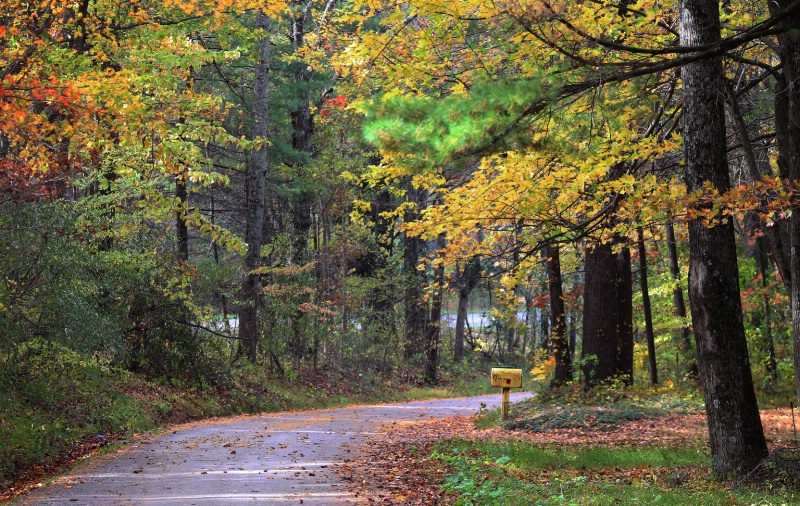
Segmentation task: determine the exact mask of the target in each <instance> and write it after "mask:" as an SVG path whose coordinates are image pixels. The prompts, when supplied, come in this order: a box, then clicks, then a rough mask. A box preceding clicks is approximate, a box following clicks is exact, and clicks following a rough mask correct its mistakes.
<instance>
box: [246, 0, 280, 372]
mask: <svg viewBox="0 0 800 506" xmlns="http://www.w3.org/2000/svg"><path fill="white" fill-rule="evenodd" d="M256 28H258V29H260V30H262V35H261V38H260V39H259V41H258V49H257V53H256V58H257V61H256V64H255V73H254V78H253V138H254V140H256V141H258V147H257V148H256V149H254V150H253V152H252V153H251V154H250V161H249V163H248V165H247V173H246V194H247V214H246V218H245V219H246V229H245V242H247V254H246V255H245V259H244V268H245V274H244V282H243V283H242V294H241V299H242V300H241V304H240V307H239V337H240V338H241V339H242V341H243V342H244V343H245V345H246V346H247V352H248V354H249V356H250V359H251V360H253V361H255V360H256V359H257V358H258V341H259V332H258V309H259V306H260V291H261V275H260V274H259V273H258V272H257V269H258V268H259V267H260V266H261V246H262V244H263V234H264V212H265V197H266V183H267V171H268V166H269V162H268V159H267V143H266V139H267V137H268V135H269V123H268V120H269V68H270V40H269V33H270V30H271V28H272V22H271V20H270V18H269V17H268V16H267V14H266V13H265V12H264V11H261V10H259V11H258V14H257V15H256Z"/></svg>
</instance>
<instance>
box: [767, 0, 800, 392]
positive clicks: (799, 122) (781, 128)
mask: <svg viewBox="0 0 800 506" xmlns="http://www.w3.org/2000/svg"><path fill="white" fill-rule="evenodd" d="M793 3H794V2H792V1H790V0H777V1H775V2H769V7H770V11H771V14H772V15H776V14H778V13H777V12H776V9H779V10H786V9H788V8H789V7H792V4H793ZM780 28H782V33H781V34H779V35H778V43H779V45H780V54H779V56H780V58H781V65H782V67H783V72H782V73H781V74H780V76H779V79H778V84H779V85H780V86H782V87H781V88H779V89H778V92H777V93H776V94H775V134H776V141H777V145H778V169H779V171H780V175H781V177H784V178H787V179H789V180H791V181H792V182H793V183H795V184H796V183H797V182H798V180H800V81H798V80H800V11H798V9H797V8H794V10H793V11H792V12H791V14H789V15H788V16H787V18H786V19H785V20H784V21H783V22H782V23H781V25H780ZM788 221H789V225H788V226H789V252H790V254H789V276H790V278H791V280H790V287H791V289H790V290H789V299H790V301H791V307H792V338H793V339H792V340H793V345H794V353H793V355H794V356H793V358H794V381H795V395H796V396H797V399H798V404H800V282H798V280H800V213H796V212H795V213H792V214H791V216H790V217H789V220H788Z"/></svg>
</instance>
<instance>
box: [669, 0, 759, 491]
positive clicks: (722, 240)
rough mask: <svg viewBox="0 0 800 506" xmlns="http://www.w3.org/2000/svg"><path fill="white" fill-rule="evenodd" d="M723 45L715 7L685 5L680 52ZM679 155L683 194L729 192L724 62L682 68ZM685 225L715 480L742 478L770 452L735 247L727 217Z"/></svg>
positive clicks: (709, 0)
mask: <svg viewBox="0 0 800 506" xmlns="http://www.w3.org/2000/svg"><path fill="white" fill-rule="evenodd" d="M719 40H720V21H719V3H718V2H717V1H716V0H683V1H682V2H681V5H680V41H681V45H682V46H684V47H692V46H704V45H707V44H714V43H717V42H719ZM681 75H682V78H683V90H684V98H683V100H684V125H683V133H684V154H685V166H684V170H685V179H686V187H687V191H689V192H692V191H697V190H702V189H703V188H704V185H705V184H707V183H708V182H710V183H711V184H712V185H713V186H714V188H715V189H716V190H718V191H719V192H720V193H724V192H725V191H727V190H728V189H729V188H730V181H729V175H728V166H727V159H726V139H725V110H724V105H725V104H724V96H725V90H724V88H723V81H722V79H723V77H724V73H723V68H722V60H721V58H712V59H708V60H703V61H698V62H695V63H691V64H688V65H686V66H684V67H683V68H682V74H681ZM707 225H709V224H707V223H704V221H703V219H702V218H697V219H694V220H691V221H689V302H690V306H691V311H692V322H693V324H694V334H695V339H696V341H697V350H698V355H699V358H700V383H701V385H702V387H703V395H704V398H705V405H706V416H707V419H708V430H709V435H710V440H711V454H712V466H713V469H714V472H715V473H716V474H717V475H720V476H729V475H735V474H741V473H743V472H747V471H749V470H750V469H752V468H753V467H754V466H755V465H756V464H757V463H758V462H759V461H760V460H761V459H762V458H764V457H765V456H766V455H767V445H766V441H765V439H764V432H763V429H762V426H761V419H760V417H759V413H758V404H757V402H756V396H755V391H754V389H753V381H752V376H751V371H750V362H749V357H748V352H747V341H746V340H745V334H744V325H743V322H742V305H741V298H740V295H739V274H738V268H737V265H736V260H737V257H736V244H735V237H734V229H733V223H732V222H731V220H730V219H725V221H724V222H722V223H719V224H716V225H714V226H707Z"/></svg>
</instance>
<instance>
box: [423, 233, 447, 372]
mask: <svg viewBox="0 0 800 506" xmlns="http://www.w3.org/2000/svg"><path fill="white" fill-rule="evenodd" d="M446 246H447V243H446V239H445V235H444V234H439V237H438V238H437V240H436V247H437V248H438V249H439V250H440V251H441V250H443V249H444V248H445V247H446ZM433 282H434V290H433V300H432V301H431V316H430V318H429V319H428V331H427V339H426V341H427V342H426V343H425V346H426V348H427V350H426V361H425V381H426V382H427V383H428V384H430V385H435V384H436V371H437V368H438V366H439V339H440V337H441V333H442V299H443V298H444V262H442V263H440V264H439V265H437V266H436V269H435V274H434V277H433Z"/></svg>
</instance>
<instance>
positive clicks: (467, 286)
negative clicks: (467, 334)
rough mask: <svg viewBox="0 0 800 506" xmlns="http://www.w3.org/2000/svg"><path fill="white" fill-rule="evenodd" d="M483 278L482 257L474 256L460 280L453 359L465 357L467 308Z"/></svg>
mask: <svg viewBox="0 0 800 506" xmlns="http://www.w3.org/2000/svg"><path fill="white" fill-rule="evenodd" d="M480 279H481V261H480V258H479V257H477V256H475V257H472V258H471V259H470V260H469V261H468V262H467V264H466V265H465V266H464V270H463V271H461V275H460V276H459V280H458V286H459V288H458V310H457V312H456V336H455V343H454V351H453V360H454V361H455V362H461V360H462V359H463V358H464V326H465V325H464V324H465V323H466V322H467V308H468V305H469V295H470V293H472V290H474V289H475V287H476V286H477V285H478V281H480Z"/></svg>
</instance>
